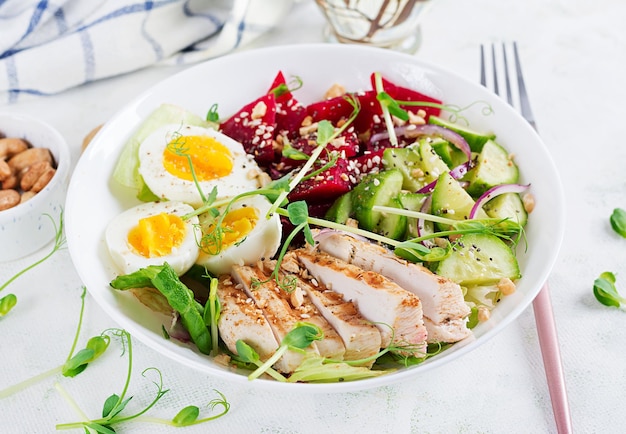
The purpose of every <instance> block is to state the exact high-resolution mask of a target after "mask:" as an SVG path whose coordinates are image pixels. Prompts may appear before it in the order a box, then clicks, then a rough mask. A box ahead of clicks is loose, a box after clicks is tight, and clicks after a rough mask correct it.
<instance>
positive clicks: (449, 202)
mask: <svg viewBox="0 0 626 434" xmlns="http://www.w3.org/2000/svg"><path fill="white" fill-rule="evenodd" d="M432 198H433V199H432V205H431V206H432V213H433V214H434V215H439V216H442V217H447V218H451V219H453V220H467V219H468V218H469V214H470V212H471V211H472V207H473V206H474V203H475V201H474V199H473V198H472V196H470V195H469V193H468V192H467V191H465V190H464V189H463V187H461V184H459V181H457V180H456V179H454V178H452V176H450V174H449V173H443V174H442V175H441V176H440V177H439V179H438V180H437V184H436V185H435V188H434V190H433V192H432ZM487 217H488V216H487V214H486V213H485V211H483V210H482V209H479V210H478V212H477V213H476V216H475V218H478V219H482V218H487ZM437 227H438V228H439V229H441V230H445V229H447V228H446V225H441V224H439V223H438V224H437Z"/></svg>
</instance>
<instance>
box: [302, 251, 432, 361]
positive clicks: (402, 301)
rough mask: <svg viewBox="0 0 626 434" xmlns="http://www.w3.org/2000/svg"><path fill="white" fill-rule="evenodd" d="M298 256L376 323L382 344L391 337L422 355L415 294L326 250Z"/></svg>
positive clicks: (318, 277)
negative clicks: (325, 251)
mask: <svg viewBox="0 0 626 434" xmlns="http://www.w3.org/2000/svg"><path fill="white" fill-rule="evenodd" d="M297 257H298V259H299V260H300V262H301V263H302V264H303V265H304V266H305V267H306V269H307V270H308V271H309V273H310V274H311V275H312V276H313V277H315V279H316V280H317V281H319V282H321V283H322V284H323V285H325V286H326V287H327V288H329V289H331V290H333V291H335V292H338V293H340V294H341V295H342V296H343V299H344V300H351V301H352V302H353V303H354V304H355V305H356V307H357V309H358V311H359V313H360V314H361V315H362V316H363V317H364V318H365V319H367V320H368V321H371V322H373V323H375V324H376V326H377V327H378V329H379V330H380V334H381V337H382V346H383V347H387V346H389V344H390V343H391V342H392V339H393V343H394V344H396V345H398V346H407V345H408V346H411V349H412V350H413V351H414V353H413V355H421V354H425V350H426V335H427V332H426V328H425V327H424V322H423V319H422V305H421V303H420V300H419V298H418V297H417V296H416V295H415V294H412V293H410V292H409V291H406V290H405V289H403V288H401V287H400V286H399V285H397V284H396V283H394V282H392V281H391V280H389V279H387V278H386V277H384V276H382V275H381V274H378V273H376V272H373V271H365V270H363V269H362V268H360V267H357V266H355V265H352V264H349V263H347V262H344V261H342V260H340V259H337V258H335V257H333V256H331V255H328V254H325V253H313V252H310V251H305V250H299V251H298V252H297ZM403 353H404V352H403Z"/></svg>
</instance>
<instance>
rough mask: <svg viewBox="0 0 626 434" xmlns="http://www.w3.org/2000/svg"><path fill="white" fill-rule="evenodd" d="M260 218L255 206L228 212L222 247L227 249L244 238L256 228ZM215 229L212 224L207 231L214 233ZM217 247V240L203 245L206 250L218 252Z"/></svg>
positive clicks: (222, 234)
mask: <svg viewBox="0 0 626 434" xmlns="http://www.w3.org/2000/svg"><path fill="white" fill-rule="evenodd" d="M258 219H259V214H258V212H257V210H256V208H253V207H242V208H237V209H234V210H232V211H230V212H229V213H228V214H226V215H225V216H224V219H223V220H222V232H221V249H222V250H223V249H226V248H228V247H230V246H231V245H233V244H236V243H238V242H240V241H241V240H243V239H244V238H245V237H246V235H248V234H249V233H250V232H251V231H252V229H254V227H255V226H256V222H257V221H258ZM214 230H215V227H214V226H213V225H211V227H209V230H208V231H207V232H208V233H212V232H213V231H214ZM215 247H216V246H215V242H214V241H210V240H208V241H206V242H205V244H204V245H203V248H204V249H205V250H206V251H209V252H213V253H215V254H217V253H219V251H216V250H218V249H216V248H215Z"/></svg>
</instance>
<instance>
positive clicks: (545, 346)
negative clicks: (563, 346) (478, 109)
mask: <svg viewBox="0 0 626 434" xmlns="http://www.w3.org/2000/svg"><path fill="white" fill-rule="evenodd" d="M533 311H534V313H535V322H536V324H537V333H538V335H539V345H540V347H541V355H542V358H543V366H544V370H545V372H546V378H547V380H548V390H549V392H550V400H551V402H552V411H553V412H554V420H555V422H556V429H557V432H558V433H559V434H571V433H572V432H573V431H572V420H571V415H570V409H569V404H568V402H567V391H566V389H565V378H564V376H563V366H562V364H561V355H560V352H559V344H558V339H557V332H556V325H555V323H554V314H553V312H552V301H551V300H550V291H549V287H548V283H547V282H546V283H545V284H544V285H543V287H542V288H541V290H540V291H539V294H537V297H535V299H534V300H533Z"/></svg>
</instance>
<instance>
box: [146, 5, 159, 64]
mask: <svg viewBox="0 0 626 434" xmlns="http://www.w3.org/2000/svg"><path fill="white" fill-rule="evenodd" d="M145 4H146V10H147V11H148V10H150V9H152V7H153V6H154V2H152V1H146V3H145ZM148 18H149V15H148V14H146V16H145V17H144V19H143V21H142V23H141V34H142V35H143V37H144V39H145V40H146V41H147V42H148V43H149V44H150V45H151V46H152V50H153V51H154V54H155V56H156V60H161V59H162V58H163V47H161V44H159V43H158V41H157V40H156V39H154V38H153V37H152V36H151V35H150V33H148V32H147V31H146V21H148Z"/></svg>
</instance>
